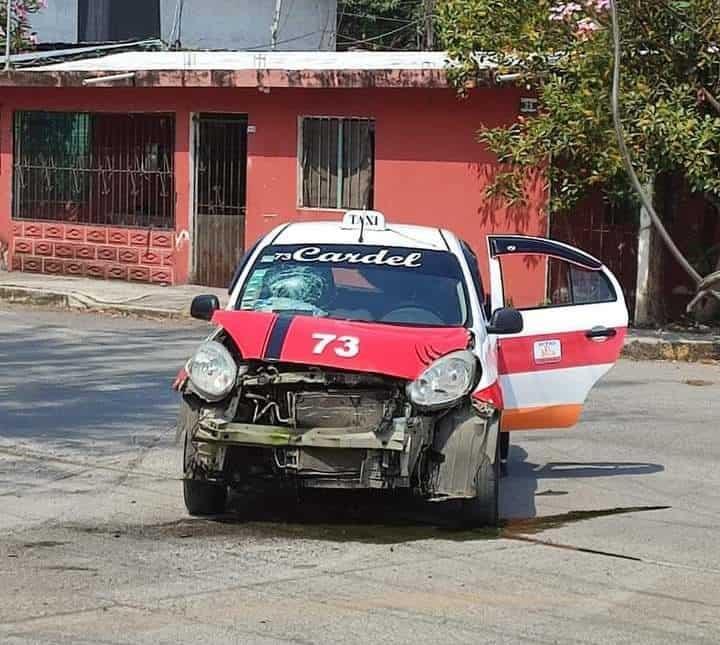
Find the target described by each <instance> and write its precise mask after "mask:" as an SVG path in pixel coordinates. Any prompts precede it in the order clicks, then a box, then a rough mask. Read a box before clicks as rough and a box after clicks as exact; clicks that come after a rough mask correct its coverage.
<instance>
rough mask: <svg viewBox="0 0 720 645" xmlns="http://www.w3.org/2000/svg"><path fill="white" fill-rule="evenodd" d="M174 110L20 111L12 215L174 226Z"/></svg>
mask: <svg viewBox="0 0 720 645" xmlns="http://www.w3.org/2000/svg"><path fill="white" fill-rule="evenodd" d="M174 143H175V122H174V118H173V117H172V116H170V115H155V114H101V113H98V114H89V113H83V112H16V113H15V157H14V174H13V182H14V190H13V218H15V219H40V220H53V221H56V220H62V221H71V222H78V223H83V224H101V225H112V226H134V227H149V228H161V229H162V228H165V229H172V228H173V227H174V225H175V173H174V164H173V152H174Z"/></svg>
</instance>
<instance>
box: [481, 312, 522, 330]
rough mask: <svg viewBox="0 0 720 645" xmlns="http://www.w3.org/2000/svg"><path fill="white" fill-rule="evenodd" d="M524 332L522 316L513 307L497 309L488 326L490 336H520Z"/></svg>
mask: <svg viewBox="0 0 720 645" xmlns="http://www.w3.org/2000/svg"><path fill="white" fill-rule="evenodd" d="M522 330H523V317H522V314H521V313H520V312H519V311H518V310H517V309H513V308H512V307H502V308H501V309H496V310H495V311H494V312H493V315H492V316H491V317H490V322H489V323H488V326H487V333H488V334H519V333H520V332H521V331H522Z"/></svg>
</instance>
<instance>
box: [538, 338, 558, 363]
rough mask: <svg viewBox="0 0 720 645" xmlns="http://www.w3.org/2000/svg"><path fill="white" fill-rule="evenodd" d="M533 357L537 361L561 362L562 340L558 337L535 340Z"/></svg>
mask: <svg viewBox="0 0 720 645" xmlns="http://www.w3.org/2000/svg"><path fill="white" fill-rule="evenodd" d="M533 358H534V359H535V362H536V363H559V362H560V361H561V360H562V347H561V345H560V341H559V340H558V339H554V340H538V341H535V344H534V345H533Z"/></svg>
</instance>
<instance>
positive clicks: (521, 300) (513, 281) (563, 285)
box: [499, 254, 617, 310]
mask: <svg viewBox="0 0 720 645" xmlns="http://www.w3.org/2000/svg"><path fill="white" fill-rule="evenodd" d="M499 261H500V271H501V276H502V282H503V293H504V296H505V303H504V304H505V305H506V306H508V307H515V308H516V309H520V310H529V309H539V308H548V307H568V306H573V305H588V304H597V303H602V302H614V301H615V300H617V295H616V293H615V290H614V288H613V286H612V284H611V283H610V281H609V280H608V278H607V276H606V275H605V274H604V273H603V272H602V271H599V270H593V269H588V268H585V267H582V266H580V265H577V264H574V263H572V262H568V261H566V260H562V259H559V258H555V257H551V256H547V255H534V254H509V255H502V256H500V257H499Z"/></svg>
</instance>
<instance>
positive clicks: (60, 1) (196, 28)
mask: <svg viewBox="0 0 720 645" xmlns="http://www.w3.org/2000/svg"><path fill="white" fill-rule="evenodd" d="M179 4H180V0H160V24H161V37H162V38H163V39H164V40H165V41H166V42H168V43H174V42H175V40H176V39H177V37H178V30H177V24H176V16H177V9H178V5H179ZM182 5H183V11H182V22H181V25H180V40H181V43H182V46H183V47H184V48H187V49H249V48H252V49H258V50H269V49H270V48H271V46H270V43H271V37H270V28H271V25H272V22H273V16H274V12H275V2H273V1H272V0H182ZM336 10H337V0H292V1H288V0H286V1H285V2H284V3H283V5H282V11H281V16H280V22H279V25H278V27H279V29H278V45H277V49H278V50H280V51H283V50H285V51H291V50H297V51H313V50H334V49H335V19H336ZM31 24H32V27H33V30H34V31H36V32H37V34H38V38H39V41H40V42H45V43H75V42H77V38H78V0H51V2H49V3H48V8H47V9H45V10H43V11H41V12H39V13H37V14H33V15H32V16H31Z"/></svg>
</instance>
